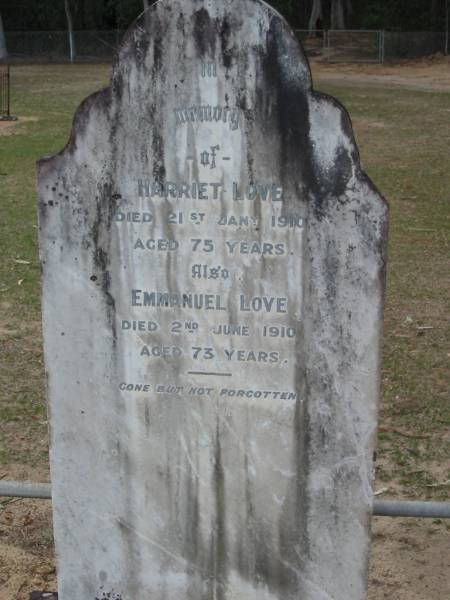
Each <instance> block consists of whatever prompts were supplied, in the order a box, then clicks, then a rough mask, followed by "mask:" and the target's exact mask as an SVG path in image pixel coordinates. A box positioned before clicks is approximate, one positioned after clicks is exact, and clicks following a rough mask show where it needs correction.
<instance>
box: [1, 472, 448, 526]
mask: <svg viewBox="0 0 450 600" xmlns="http://www.w3.org/2000/svg"><path fill="white" fill-rule="evenodd" d="M2 496H5V497H8V498H39V499H43V500H51V497H52V491H51V485H50V484H49V483H27V482H21V481H0V497H2ZM373 515H374V517H415V518H426V519H450V502H414V501H411V500H375V502H374V503H373Z"/></svg>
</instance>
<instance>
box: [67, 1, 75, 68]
mask: <svg viewBox="0 0 450 600" xmlns="http://www.w3.org/2000/svg"><path fill="white" fill-rule="evenodd" d="M64 8H65V10H66V18H67V31H68V33H69V50H70V62H71V63H72V64H73V62H74V61H75V56H76V48H75V36H74V33H73V19H72V11H71V9H70V3H69V0H64Z"/></svg>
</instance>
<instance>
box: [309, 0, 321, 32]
mask: <svg viewBox="0 0 450 600" xmlns="http://www.w3.org/2000/svg"><path fill="white" fill-rule="evenodd" d="M319 20H320V21H322V20H323V10H322V0H313V3H312V8H311V16H310V17H309V25H308V29H309V31H310V32H311V31H313V30H314V29H319V27H318V26H317V23H318V21H319Z"/></svg>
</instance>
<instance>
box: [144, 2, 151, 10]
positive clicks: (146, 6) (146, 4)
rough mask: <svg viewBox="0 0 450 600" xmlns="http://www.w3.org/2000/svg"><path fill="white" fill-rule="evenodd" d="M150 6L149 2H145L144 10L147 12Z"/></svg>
mask: <svg viewBox="0 0 450 600" xmlns="http://www.w3.org/2000/svg"><path fill="white" fill-rule="evenodd" d="M149 6H150V4H149V2H148V0H144V10H147V8H148V7H149Z"/></svg>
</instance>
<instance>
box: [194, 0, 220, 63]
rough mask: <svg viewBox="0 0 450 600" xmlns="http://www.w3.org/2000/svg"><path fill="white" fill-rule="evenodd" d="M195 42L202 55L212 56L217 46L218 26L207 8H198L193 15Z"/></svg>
mask: <svg viewBox="0 0 450 600" xmlns="http://www.w3.org/2000/svg"><path fill="white" fill-rule="evenodd" d="M193 21H194V28H193V35H194V42H195V46H196V48H197V51H198V53H199V55H200V56H201V57H204V56H206V55H209V57H210V58H212V57H213V56H214V54H215V47H216V27H215V22H214V20H212V19H211V17H210V16H209V12H208V11H207V10H206V8H201V9H200V10H197V11H196V12H195V13H194V15H193Z"/></svg>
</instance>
